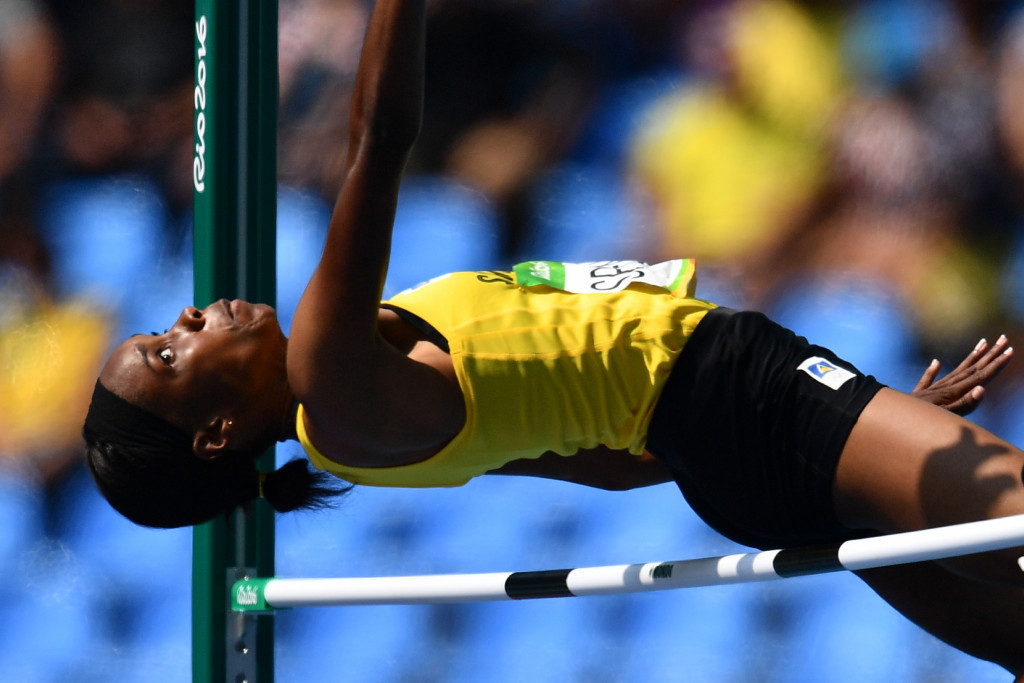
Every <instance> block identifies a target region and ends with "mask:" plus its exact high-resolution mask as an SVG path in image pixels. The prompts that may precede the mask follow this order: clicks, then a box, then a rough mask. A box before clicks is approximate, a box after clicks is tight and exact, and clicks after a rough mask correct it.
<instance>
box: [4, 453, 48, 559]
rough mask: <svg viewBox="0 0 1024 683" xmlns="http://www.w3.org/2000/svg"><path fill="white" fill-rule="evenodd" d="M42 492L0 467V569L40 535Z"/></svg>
mask: <svg viewBox="0 0 1024 683" xmlns="http://www.w3.org/2000/svg"><path fill="white" fill-rule="evenodd" d="M43 516H44V509H43V496H42V491H41V490H40V489H39V487H38V486H37V485H36V484H35V483H34V482H33V481H31V480H30V479H28V478H27V477H26V476H24V475H22V474H20V473H18V472H16V471H13V470H8V469H5V468H3V467H0V573H2V574H7V573H8V572H11V571H13V570H14V568H15V567H16V566H17V565H18V563H19V562H21V561H22V560H23V559H24V555H25V553H26V552H28V551H29V549H30V548H31V547H32V546H33V544H35V543H36V541H37V540H38V539H40V538H42V536H43V523H44V519H43Z"/></svg>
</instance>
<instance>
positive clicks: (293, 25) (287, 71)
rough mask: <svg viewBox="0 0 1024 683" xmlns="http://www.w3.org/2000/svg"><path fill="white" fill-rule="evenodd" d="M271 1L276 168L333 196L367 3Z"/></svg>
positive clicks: (297, 183) (285, 178) (295, 182)
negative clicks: (275, 15)
mask: <svg viewBox="0 0 1024 683" xmlns="http://www.w3.org/2000/svg"><path fill="white" fill-rule="evenodd" d="M278 8H279V31H278V33H279V36H280V37H279V47H278V51H279V64H280V66H279V70H280V74H279V78H280V90H281V107H280V114H279V121H278V147H279V155H278V156H279V158H280V164H279V173H278V175H279V177H280V179H281V182H282V183H284V184H286V185H289V186H292V187H298V188H305V189H307V190H311V191H313V192H316V193H317V194H319V195H320V196H321V197H323V198H324V199H325V200H326V201H333V200H334V197H335V196H336V195H337V192H338V188H340V187H341V181H342V176H343V172H344V163H345V149H344V145H345V142H346V141H347V139H348V103H349V95H350V93H351V87H352V79H353V78H354V77H355V72H356V66H357V63H358V59H359V49H360V47H361V46H362V39H363V31H364V30H365V28H366V22H367V20H368V18H369V15H368V11H367V6H366V3H364V2H361V1H360V0H281V2H280V4H279V5H278ZM325 150H330V153H329V154H326V153H325Z"/></svg>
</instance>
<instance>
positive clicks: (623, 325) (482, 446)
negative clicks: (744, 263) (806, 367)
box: [297, 271, 715, 487]
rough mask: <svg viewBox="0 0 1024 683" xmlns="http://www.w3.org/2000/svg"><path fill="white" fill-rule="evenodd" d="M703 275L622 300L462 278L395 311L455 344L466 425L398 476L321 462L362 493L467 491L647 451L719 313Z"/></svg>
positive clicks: (444, 279)
mask: <svg viewBox="0 0 1024 683" xmlns="http://www.w3.org/2000/svg"><path fill="white" fill-rule="evenodd" d="M693 287H694V282H693V276H692V273H691V274H690V276H689V281H688V282H686V283H684V286H683V287H681V288H678V289H676V291H675V293H670V292H669V291H667V290H666V289H664V288H661V287H656V286H652V285H647V284H638V283H634V284H631V285H629V286H628V287H627V288H625V289H623V290H621V291H617V292H609V293H604V292H599V293H570V292H567V291H562V290H559V289H555V288H553V287H550V286H545V285H541V286H528V287H524V286H519V285H517V284H516V281H515V277H514V275H513V274H512V273H511V272H506V271H481V272H461V273H451V274H448V275H444V276H441V277H439V278H436V279H434V280H432V281H430V282H427V283H425V284H423V285H420V286H419V287H416V288H414V289H411V290H407V291H405V292H402V293H400V294H398V295H396V296H395V297H393V298H392V299H390V300H389V301H387V302H385V303H386V304H389V305H391V306H393V307H397V308H401V309H404V310H405V311H408V312H410V313H413V314H414V315H416V316H418V317H420V318H422V319H423V320H425V321H427V322H428V323H429V324H430V325H432V326H433V327H434V328H436V330H437V331H438V332H439V333H440V334H441V335H443V336H444V338H445V339H446V340H447V342H448V346H449V352H450V354H451V358H452V364H453V365H454V369H455V372H456V375H457V377H458V381H459V385H460V387H461V389H462V393H463V396H464V397H465V403H466V422H465V424H464V426H463V427H462V429H461V430H460V431H459V433H458V434H457V435H456V436H455V437H454V438H453V439H452V440H451V441H450V442H449V443H448V444H447V445H446V446H445V447H444V448H443V449H442V450H441V451H440V452H438V453H437V454H436V455H434V456H432V457H430V458H428V459H426V460H424V461H421V462H417V463H413V464H410V465H401V466H396V467H349V466H346V465H341V464H339V463H336V462H333V461H331V460H330V459H328V458H326V457H325V456H324V455H323V454H321V453H320V452H319V451H318V450H317V449H316V447H315V446H314V445H313V443H312V442H311V441H310V439H309V437H308V435H307V434H306V430H305V427H304V423H303V410H302V407H301V406H300V407H299V413H298V420H297V428H298V429H297V431H298V436H299V441H300V442H301V443H302V445H303V447H304V448H305V450H306V452H307V454H308V456H309V458H310V460H311V461H312V463H313V464H314V465H315V466H316V467H318V468H319V469H322V470H325V471H327V472H331V473H333V474H335V475H337V476H339V477H341V478H343V479H345V480H347V481H350V482H352V483H355V484H365V485H371V486H405V487H428V486H460V485H462V484H464V483H466V482H467V481H469V480H470V479H471V478H473V477H475V476H477V475H479V474H483V473H484V472H488V471H490V470H494V469H497V468H499V467H501V466H502V465H504V464H505V463H507V462H510V461H512V460H518V459H521V458H536V457H538V456H540V455H542V454H543V453H545V452H547V451H553V452H555V453H558V454H560V455H563V456H570V455H573V454H575V453H576V452H577V451H579V450H581V449H587V448H594V447H596V446H598V445H603V446H607V447H608V448H612V449H627V450H629V451H630V452H631V453H635V454H639V453H642V452H643V450H644V444H645V441H646V435H647V426H648V423H649V422H650V419H651V414H652V412H653V411H654V407H655V404H656V402H657V399H658V396H659V394H660V392H661V389H662V387H663V386H664V383H665V381H666V379H667V378H668V375H669V371H670V369H671V367H672V364H673V362H674V361H675V359H676V358H677V357H678V355H679V352H680V351H681V350H682V348H683V346H684V345H685V343H686V340H687V339H688V338H689V336H690V334H691V333H692V331H693V329H694V328H695V327H696V326H697V323H698V322H700V320H701V319H702V318H703V317H704V314H705V313H707V312H708V311H709V310H711V309H712V308H714V307H715V306H714V304H711V303H708V302H705V301H701V300H699V299H695V298H692V295H693Z"/></svg>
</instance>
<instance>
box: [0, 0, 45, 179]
mask: <svg viewBox="0 0 1024 683" xmlns="http://www.w3.org/2000/svg"><path fill="white" fill-rule="evenodd" d="M57 57H58V47H57V41H56V36H55V35H54V31H53V28H52V27H51V25H50V22H49V20H48V19H47V18H46V16H45V15H44V14H43V8H42V7H41V6H40V5H39V3H37V2H35V0H5V2H3V3H2V4H0V188H2V187H3V185H4V183H5V181H7V180H9V179H10V177H11V175H12V174H13V173H14V172H15V171H16V170H17V169H18V167H19V166H20V165H21V164H22V163H23V162H24V161H25V160H26V158H27V157H28V155H29V153H30V152H31V151H32V148H33V146H34V143H35V141H36V137H37V135H38V134H39V131H40V127H41V125H42V123H43V119H44V116H45V114H46V112H47V110H48V108H49V106H50V103H51V97H52V95H53V87H54V84H55V82H56V78H57V66H58V63H57ZM0 191H2V190H0Z"/></svg>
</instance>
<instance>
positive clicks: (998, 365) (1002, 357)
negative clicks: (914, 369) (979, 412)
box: [910, 335, 1013, 415]
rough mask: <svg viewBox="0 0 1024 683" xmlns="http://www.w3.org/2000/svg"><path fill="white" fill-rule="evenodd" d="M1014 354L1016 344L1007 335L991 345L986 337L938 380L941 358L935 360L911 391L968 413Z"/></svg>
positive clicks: (929, 400) (939, 404)
mask: <svg viewBox="0 0 1024 683" xmlns="http://www.w3.org/2000/svg"><path fill="white" fill-rule="evenodd" d="M1012 355H1013V347H1012V346H1010V340H1008V339H1007V338H1006V336H1005V335H1001V336H1000V337H999V339H997V340H996V343H995V344H993V345H992V346H991V348H990V347H989V344H988V342H987V341H985V340H984V339H982V340H981V341H980V342H978V345H977V346H975V347H974V350H973V351H971V352H970V353H969V354H967V357H966V358H964V359H963V361H962V362H961V363H960V365H958V366H957V367H956V369H954V370H953V371H952V372H950V373H949V374H948V375H946V376H945V377H943V378H942V379H940V380H937V381H936V379H935V377H936V376H937V375H938V374H939V361H937V360H933V361H932V362H931V363H930V364H929V365H928V367H927V369H925V371H924V374H923V375H921V379H920V380H919V381H918V383H917V386H916V387H914V390H913V391H911V392H910V393H911V395H912V396H916V397H917V398H919V399H921V400H923V401H928V402H929V403H934V404H935V405H937V406H939V407H940V408H945V409H946V410H949V411H952V412H954V413H956V414H957V415H967V414H968V413H970V412H971V411H972V410H974V409H975V408H977V407H978V404H979V403H981V399H982V397H984V395H985V385H986V384H988V382H989V380H991V379H992V378H993V377H995V376H996V375H997V374H999V371H1000V370H1002V369H1003V366H1005V365H1006V364H1007V363H1008V362H1010V358H1011V357H1012Z"/></svg>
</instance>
